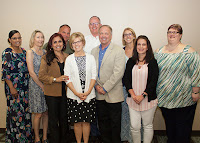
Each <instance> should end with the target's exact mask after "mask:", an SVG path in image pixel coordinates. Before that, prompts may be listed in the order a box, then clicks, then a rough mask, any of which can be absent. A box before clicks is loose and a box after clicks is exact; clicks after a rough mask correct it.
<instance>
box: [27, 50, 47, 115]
mask: <svg viewBox="0 0 200 143" xmlns="http://www.w3.org/2000/svg"><path fill="white" fill-rule="evenodd" d="M32 52H33V55H34V58H33V67H34V72H35V74H36V75H37V76H38V73H39V69H40V63H41V58H42V56H43V55H44V54H45V51H44V50H43V55H37V54H36V53H35V52H34V51H33V50H32ZM46 110H47V105H46V100H45V97H44V93H43V91H42V89H41V88H40V87H39V86H38V85H37V84H36V83H35V81H34V80H33V79H32V77H31V76H30V79H29V111H30V112H31V113H43V112H45V111H46Z"/></svg>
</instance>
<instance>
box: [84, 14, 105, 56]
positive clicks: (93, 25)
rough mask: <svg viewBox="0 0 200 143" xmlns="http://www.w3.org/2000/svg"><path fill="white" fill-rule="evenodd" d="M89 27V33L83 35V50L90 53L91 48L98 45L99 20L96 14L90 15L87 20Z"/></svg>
mask: <svg viewBox="0 0 200 143" xmlns="http://www.w3.org/2000/svg"><path fill="white" fill-rule="evenodd" d="M88 26H89V29H90V32H91V34H90V35H88V36H86V37H85V41H86V44H85V48H84V50H85V52H87V53H91V51H92V49H93V48H95V47H96V46H98V45H100V41H99V28H100V26H101V20H100V18H99V17H97V16H92V17H91V18H90V20H89V24H88Z"/></svg>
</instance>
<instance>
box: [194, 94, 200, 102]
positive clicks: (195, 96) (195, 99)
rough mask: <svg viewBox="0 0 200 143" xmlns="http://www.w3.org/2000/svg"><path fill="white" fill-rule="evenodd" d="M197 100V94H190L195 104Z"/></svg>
mask: <svg viewBox="0 0 200 143" xmlns="http://www.w3.org/2000/svg"><path fill="white" fill-rule="evenodd" d="M199 98H200V97H199V93H197V94H194V93H192V99H193V101H194V102H197V101H198V100H199Z"/></svg>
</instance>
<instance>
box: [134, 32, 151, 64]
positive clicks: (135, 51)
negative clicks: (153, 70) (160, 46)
mask: <svg viewBox="0 0 200 143" xmlns="http://www.w3.org/2000/svg"><path fill="white" fill-rule="evenodd" d="M139 39H144V40H145V41H146V42H147V48H148V50H147V51H146V56H145V58H144V60H145V63H149V62H150V60H151V59H154V55H153V50H152V47H151V43H150V41H149V39H148V38H147V36H145V35H140V36H139V37H138V38H137V39H136V41H135V45H134V49H133V57H132V59H133V61H134V62H135V63H137V61H139V56H138V52H137V43H138V40H139Z"/></svg>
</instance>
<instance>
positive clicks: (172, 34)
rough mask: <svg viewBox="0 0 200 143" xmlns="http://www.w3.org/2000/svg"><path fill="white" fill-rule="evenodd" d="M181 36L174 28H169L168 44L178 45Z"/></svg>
mask: <svg viewBox="0 0 200 143" xmlns="http://www.w3.org/2000/svg"><path fill="white" fill-rule="evenodd" d="M181 37H182V34H180V33H179V32H178V30H176V29H174V28H170V29H169V30H168V32H167V39H168V43H178V42H180V40H181Z"/></svg>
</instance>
